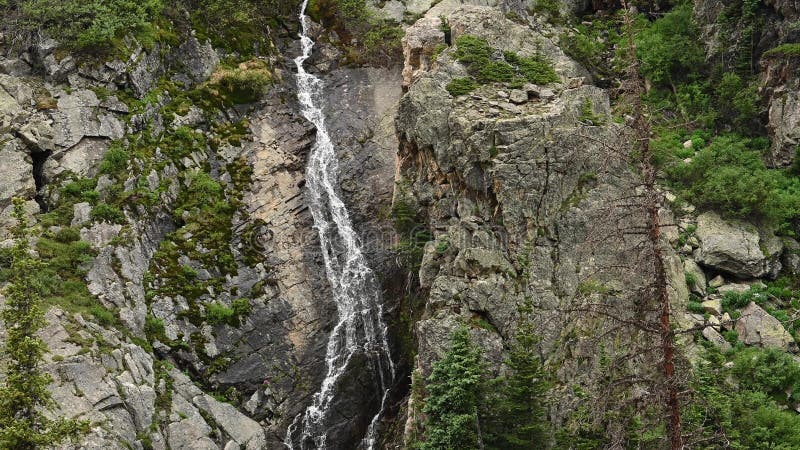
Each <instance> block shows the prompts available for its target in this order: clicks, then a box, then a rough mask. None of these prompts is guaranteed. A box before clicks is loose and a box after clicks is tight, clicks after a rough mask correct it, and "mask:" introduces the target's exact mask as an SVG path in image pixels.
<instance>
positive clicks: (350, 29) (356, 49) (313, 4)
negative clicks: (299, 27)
mask: <svg viewBox="0 0 800 450" xmlns="http://www.w3.org/2000/svg"><path fill="white" fill-rule="evenodd" d="M307 13H308V14H309V15H310V16H311V17H312V18H313V19H314V20H315V21H316V22H320V23H322V24H323V25H324V26H325V28H326V29H328V30H331V31H335V32H336V34H337V35H338V36H339V37H340V39H341V40H342V46H343V47H344V50H345V53H346V55H347V59H348V60H349V62H351V63H354V64H365V63H369V64H378V65H391V64H392V63H394V62H396V61H398V60H399V59H400V58H401V57H402V54H403V53H402V46H401V43H400V39H401V38H402V36H403V30H402V28H400V27H399V26H398V24H397V23H395V22H394V21H392V20H385V19H382V18H380V17H378V16H377V15H375V14H374V13H373V12H372V10H371V9H370V8H369V7H368V6H367V2H366V1H365V0H312V1H310V2H309V5H308V9H307Z"/></svg>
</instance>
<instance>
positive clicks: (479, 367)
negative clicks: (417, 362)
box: [420, 327, 485, 450]
mask: <svg viewBox="0 0 800 450" xmlns="http://www.w3.org/2000/svg"><path fill="white" fill-rule="evenodd" d="M484 374H485V368H484V365H483V363H482V361H481V354H480V350H478V349H477V348H476V347H475V346H474V345H473V344H472V342H471V341H470V338H469V331H468V330H467V328H466V327H461V328H458V329H456V330H455V331H454V332H453V334H452V335H451V336H450V348H449V349H448V350H447V352H446V353H445V354H444V357H443V358H442V359H440V360H439V361H437V362H436V363H434V365H433V370H432V371H431V374H430V376H429V377H428V379H427V383H426V386H425V389H426V391H427V394H428V395H427V397H426V399H425V402H426V403H425V407H424V408H423V412H424V413H425V414H426V416H427V421H426V423H425V437H426V439H425V442H423V443H422V444H421V445H420V448H421V449H422V450H451V449H460V450H470V449H483V441H482V437H481V429H480V421H479V408H480V399H481V396H482V392H481V386H482V384H483V381H484V378H485V377H484Z"/></svg>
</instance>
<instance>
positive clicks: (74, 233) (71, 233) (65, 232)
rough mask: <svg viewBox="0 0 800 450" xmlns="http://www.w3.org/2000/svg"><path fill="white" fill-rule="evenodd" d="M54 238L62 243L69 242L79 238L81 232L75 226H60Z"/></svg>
mask: <svg viewBox="0 0 800 450" xmlns="http://www.w3.org/2000/svg"><path fill="white" fill-rule="evenodd" d="M54 239H55V240H56V241H57V242H60V243H62V244H69V243H70V242H76V241H79V240H81V233H80V231H78V230H77V229H76V228H62V229H60V230H58V233H56V235H55V237H54Z"/></svg>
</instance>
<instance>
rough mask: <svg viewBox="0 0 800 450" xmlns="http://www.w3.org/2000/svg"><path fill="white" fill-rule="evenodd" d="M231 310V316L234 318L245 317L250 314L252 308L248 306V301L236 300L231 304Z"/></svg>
mask: <svg viewBox="0 0 800 450" xmlns="http://www.w3.org/2000/svg"><path fill="white" fill-rule="evenodd" d="M231 308H232V309H233V314H234V315H235V316H236V317H245V316H247V315H248V314H250V311H251V310H252V306H250V300H248V299H246V298H240V299H236V300H234V301H233V302H232V303H231Z"/></svg>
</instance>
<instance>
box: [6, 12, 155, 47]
mask: <svg viewBox="0 0 800 450" xmlns="http://www.w3.org/2000/svg"><path fill="white" fill-rule="evenodd" d="M162 8H163V4H162V1H161V0H141V1H132V0H62V1H58V2H53V1H51V0H23V1H19V2H12V3H11V7H10V10H11V11H7V14H16V15H17V16H18V17H19V20H18V21H14V22H13V23H14V24H15V25H16V26H17V27H20V28H21V29H18V30H16V31H23V32H24V31H31V32H34V31H39V30H43V31H44V32H45V33H47V34H48V35H50V36H51V37H54V38H56V39H58V40H60V41H61V43H62V44H64V45H66V46H67V47H70V48H74V49H78V50H81V51H85V52H92V53H101V52H105V51H108V50H110V49H111V48H113V47H114V45H115V41H116V40H117V39H118V38H120V37H122V35H123V34H124V33H128V32H131V31H133V32H137V33H140V34H151V33H152V32H153V30H152V29H153V24H152V22H153V20H154V19H156V18H157V17H158V15H159V14H160V13H161V10H162ZM9 23H12V22H9Z"/></svg>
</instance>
